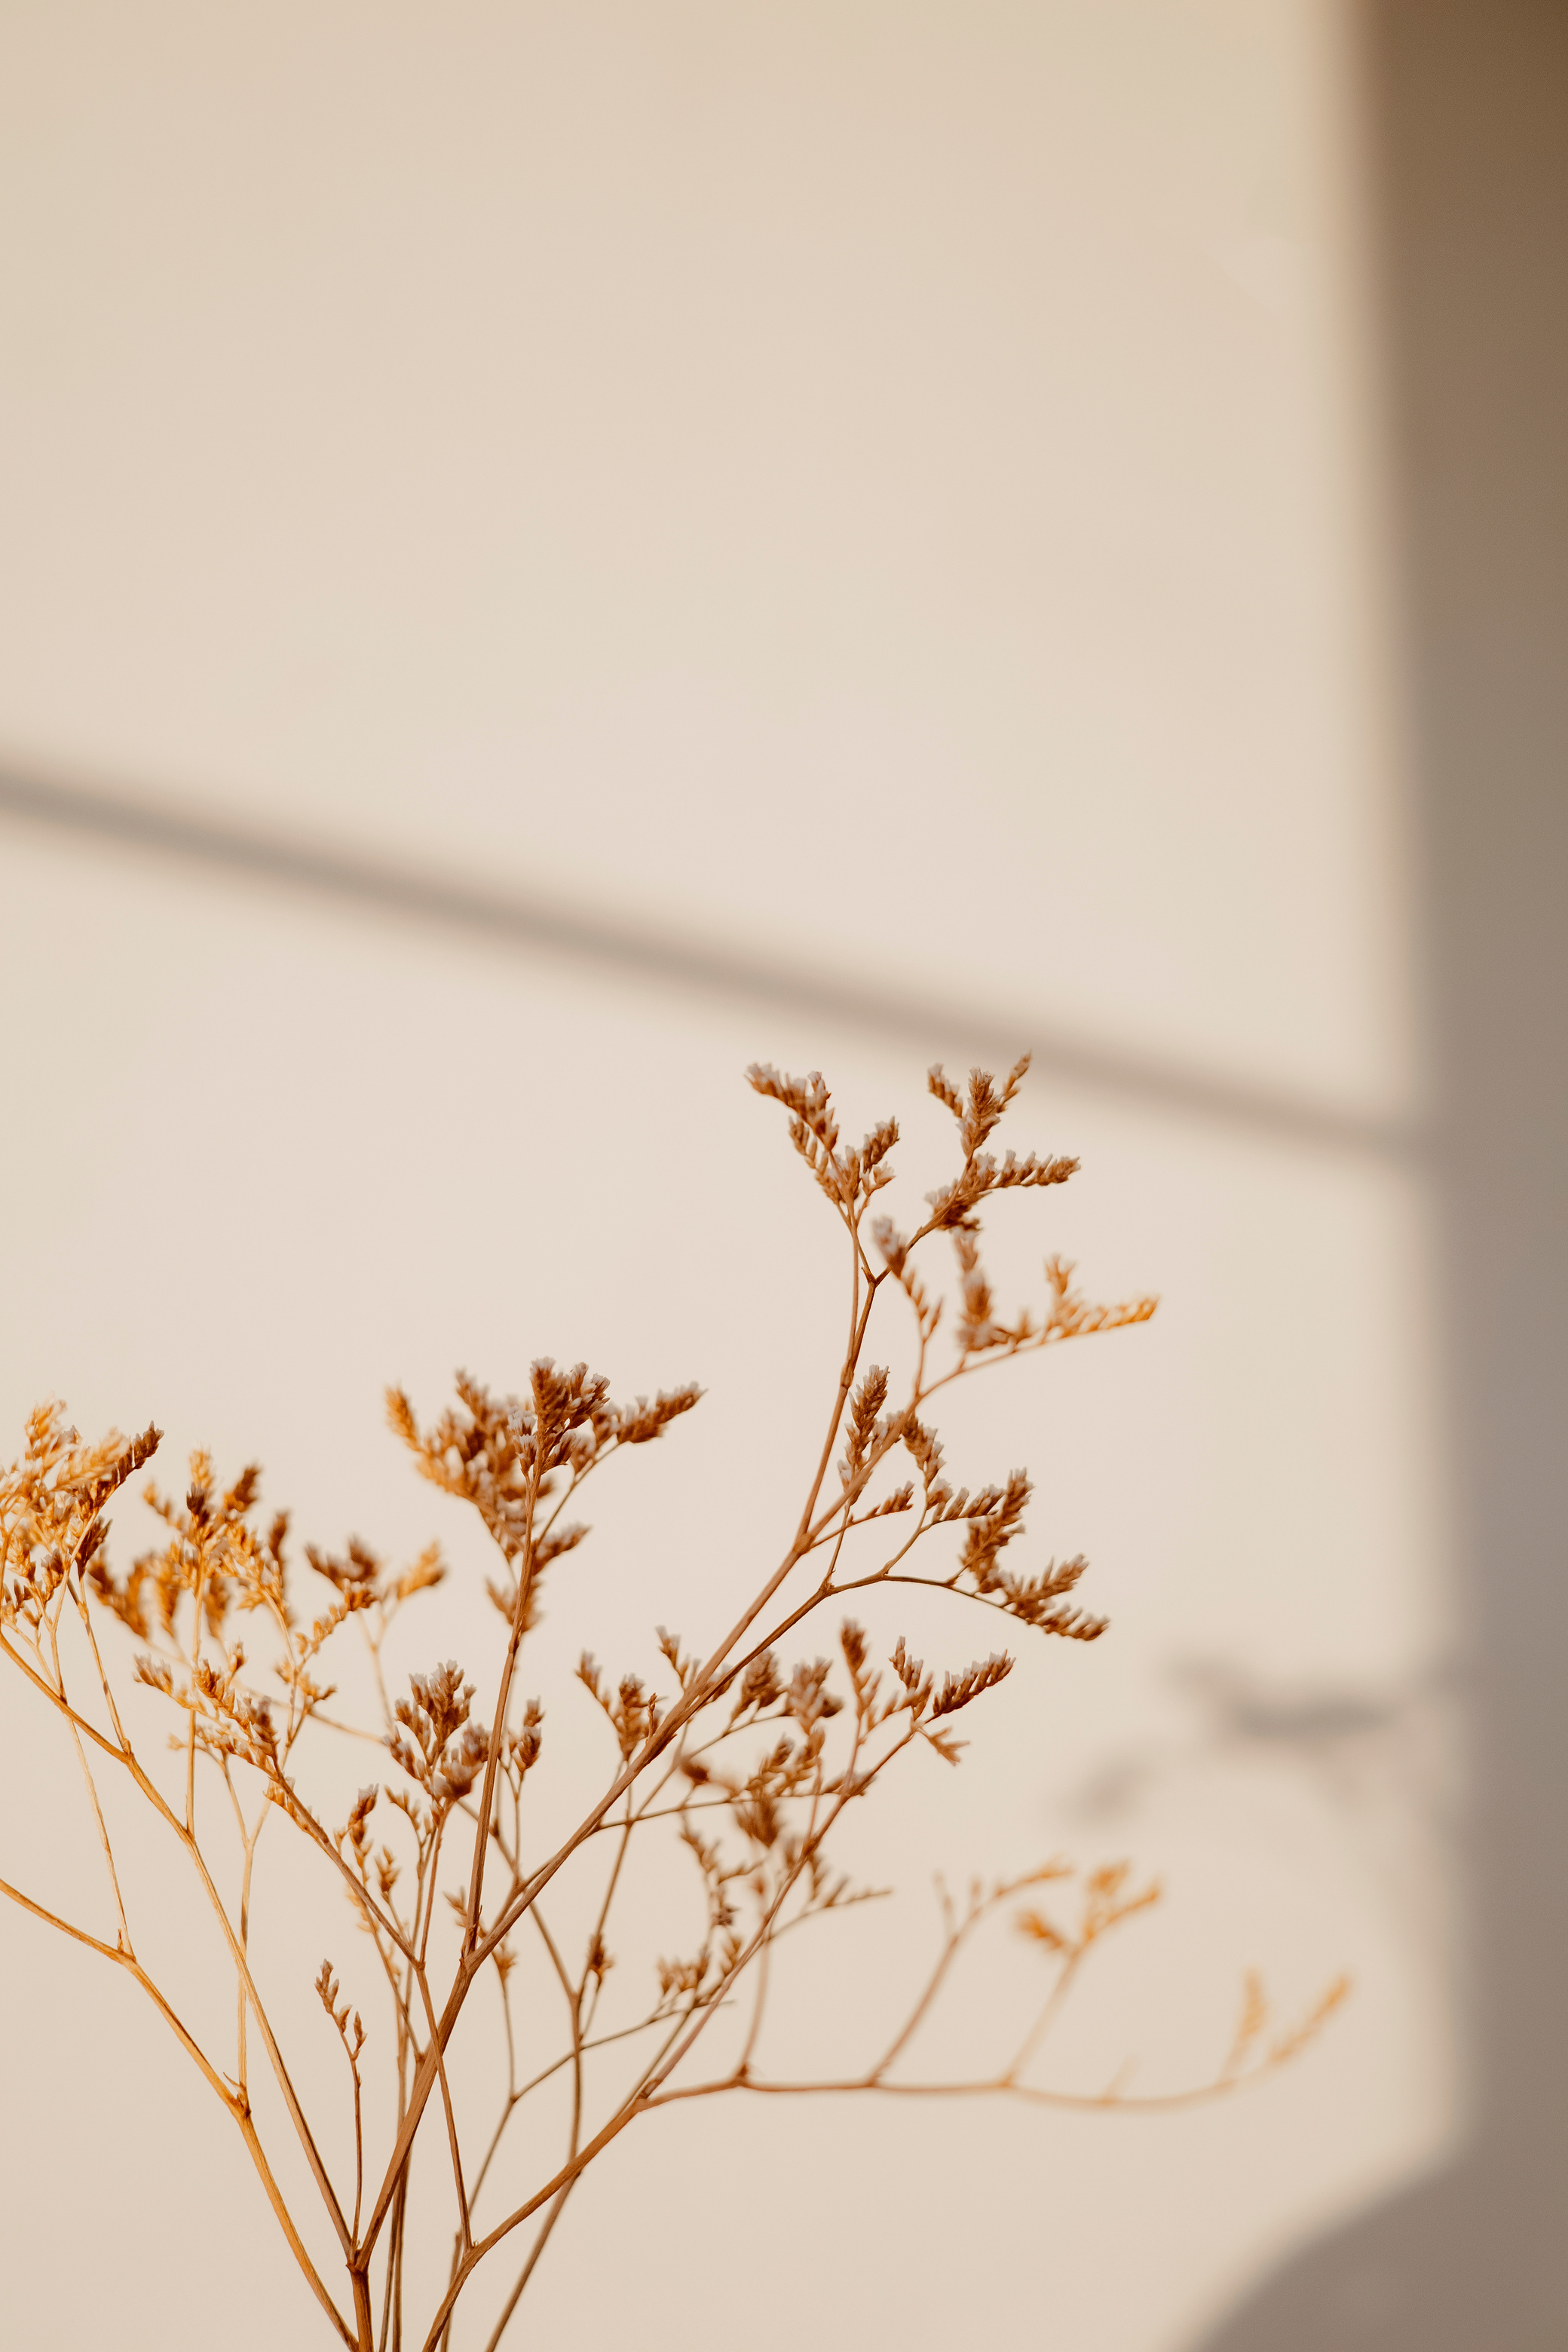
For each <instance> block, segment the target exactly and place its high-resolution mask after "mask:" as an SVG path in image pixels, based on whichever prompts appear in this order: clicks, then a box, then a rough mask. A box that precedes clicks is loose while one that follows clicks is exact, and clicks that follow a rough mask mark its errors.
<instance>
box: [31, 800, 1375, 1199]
mask: <svg viewBox="0 0 1568 2352" xmlns="http://www.w3.org/2000/svg"><path fill="white" fill-rule="evenodd" d="M5 817H9V818H11V819H13V820H19V821H21V822H22V823H24V824H35V825H40V826H47V827H48V828H50V829H51V830H52V831H54V832H56V833H58V834H65V835H76V836H77V837H79V838H82V839H90V840H93V841H97V842H109V843H115V844H118V845H120V846H121V847H122V848H125V849H130V850H133V851H138V852H141V853H142V854H144V855H147V856H154V857H161V858H164V859H169V860H173V861H174V862H176V863H180V864H185V865H193V866H205V867H207V868H208V869H209V870H212V869H216V870H218V871H221V872H224V873H226V874H228V875H230V876H232V877H237V878H242V879H244V880H246V881H248V882H253V883H260V884H263V885H266V886H270V887H274V888H279V889H284V890H291V891H303V892H306V893H309V894H310V895H312V896H315V897H321V898H333V899H336V900H338V901H340V902H347V903H349V904H351V905H354V906H357V907H360V908H364V909H366V910H367V911H371V912H374V913H376V914H381V915H386V916H393V917H395V918H397V919H402V920H404V921H415V922H420V923H425V924H430V925H434V926H436V927H437V928H439V929H447V930H451V931H460V932H464V933H467V934H468V935H469V936H471V937H475V938H482V939H486V940H489V941H491V942H493V943H494V944H496V945H498V946H500V947H502V948H510V949H513V950H521V951H524V952H540V951H544V952H547V953H551V954H555V955H563V956H568V957H571V958H573V959H574V960H576V961H582V962H585V963H588V964H592V965H595V966H597V967H598V968H599V969H601V970H605V971H615V972H619V973H621V974H623V975H635V976H637V977H639V978H641V979H644V980H653V981H662V982H668V983H670V984H672V985H674V986H677V987H684V988H689V989H696V990H700V991H701V992H703V993H705V994H709V995H719V996H722V997H724V998H726V999H734V998H737V997H738V998H742V999H749V1000H750V1001H751V1002H752V1003H760V1004H772V1005H773V1006H776V1007H782V1008H787V1009H788V1010H789V1011H791V1012H794V1013H816V1014H820V1015H824V1016H826V1017H827V1018H829V1019H831V1020H833V1021H836V1022H841V1023H842V1022H847V1023H849V1024H852V1025H853V1026H856V1027H858V1028H861V1029H864V1030H868V1031H871V1032H874V1033H877V1034H881V1035H883V1036H886V1037H896V1038H899V1039H900V1040H902V1039H908V1040H910V1042H912V1043H914V1044H915V1045H918V1046H919V1047H920V1048H921V1050H922V1051H926V1052H929V1050H930V1048H931V1042H932V1040H933V1039H935V1038H938V1037H952V1036H953V1035H955V1034H956V1035H958V1036H960V1037H962V1038H963V1040H964V1041H965V1042H966V1045H967V1046H968V1048H969V1050H970V1051H971V1052H973V1053H974V1054H977V1055H981V1056H983V1057H985V1058H988V1059H990V1060H992V1061H994V1062H1000V1063H1003V1064H1005V1063H1008V1062H1011V1061H1012V1060H1013V1058H1014V1057H1015V1055H1016V1054H1017V1052H1018V1041H1019V1034H1020V1030H1021V1029H1022V1028H1025V1027H1027V1028H1028V1029H1029V1030H1030V1031H1031V1032H1032V1033H1033V1055H1034V1066H1035V1068H1036V1069H1037V1071H1039V1072H1042V1073H1045V1072H1049V1073H1050V1074H1052V1075H1054V1076H1057V1077H1059V1078H1063V1079H1068V1080H1071V1081H1072V1082H1073V1083H1075V1084H1078V1085H1081V1086H1084V1087H1092V1088H1093V1089H1095V1090H1096V1091H1097V1092H1099V1093H1100V1094H1104V1095H1109V1096H1110V1097H1114V1098H1116V1099H1118V1100H1120V1101H1122V1102H1126V1103H1129V1104H1131V1105H1134V1106H1136V1107H1137V1108H1142V1109H1154V1110H1162V1111H1166V1112H1174V1113H1178V1114H1181V1115H1182V1116H1184V1117H1186V1118H1197V1119H1200V1120H1203V1121H1205V1122H1207V1123H1212V1124H1218V1125H1221V1126H1225V1127H1229V1128H1232V1129H1243V1130H1247V1131H1250V1132H1251V1133H1252V1134H1254V1135H1256V1136H1257V1137H1258V1138H1259V1139H1268V1140H1270V1141H1275V1142H1279V1143H1284V1144H1289V1145H1295V1146H1297V1147H1300V1146H1309V1147H1311V1148H1313V1149H1315V1150H1331V1151H1337V1152H1352V1153H1358V1154H1366V1153H1371V1154H1373V1155H1376V1156H1379V1157H1384V1158H1388V1157H1394V1156H1400V1155H1403V1154H1405V1153H1407V1152H1409V1151H1410V1150H1413V1149H1414V1147H1415V1143H1416V1141H1417V1138H1416V1136H1415V1132H1414V1130H1413V1129H1411V1128H1409V1127H1408V1126H1405V1125H1403V1124H1401V1123H1399V1122H1397V1121H1395V1120H1392V1119H1384V1118H1376V1117H1374V1116H1369V1115H1366V1114H1363V1113H1361V1112H1358V1111H1355V1110H1351V1109H1342V1108H1337V1107H1336V1106H1334V1105H1333V1104H1331V1103H1321V1102H1315V1101H1313V1100H1312V1099H1311V1098H1310V1097H1301V1096H1298V1095H1292V1094H1288V1093H1283V1092H1279V1091H1278V1090H1273V1089H1270V1088H1268V1087H1258V1086H1255V1085H1251V1084H1249V1083H1247V1081H1246V1080H1242V1079H1232V1078H1226V1077H1224V1076H1215V1075H1212V1074H1211V1073H1209V1072H1206V1071H1204V1070H1200V1069H1193V1068H1183V1067H1182V1066H1179V1065H1177V1064H1173V1063H1170V1062H1167V1061H1164V1060H1162V1059H1159V1058H1157V1057H1155V1056H1154V1055H1145V1054H1139V1053H1137V1052H1129V1051H1128V1050H1126V1049H1125V1048H1121V1047H1117V1046H1114V1045H1095V1044H1091V1043H1088V1042H1085V1041H1084V1040H1082V1039H1080V1038H1075V1037H1072V1036H1070V1035H1067V1034H1062V1033H1060V1032H1057V1033H1054V1034H1053V1033H1050V1032H1047V1033H1046V1034H1044V1035H1042V1034H1040V1029H1039V1024H1038V1023H1037V1022H1032V1021H1029V1022H1025V1021H1020V1020H1016V1019H1004V1018H1003V1017H1002V1016H1001V1015H1000V1014H998V1013H996V1012H994V1011H987V1010H984V1009H983V1008H977V1007H973V1006H965V1005H963V1004H958V1005H955V1004H953V1003H943V1002H939V1001H938V1000H937V999H935V998H921V997H920V996H917V995H914V994H911V993H910V991H909V990H907V989H902V988H900V989H897V990H894V989H889V988H880V987H878V986H877V985H876V984H875V983H874V982H866V981H864V980H861V979H859V978H858V977H857V976H856V975H854V974H851V973H841V972H819V971H810V970H808V969H806V968H805V967H803V966H801V965H799V964H795V963H793V962H790V961H786V960H784V959H782V958H774V957H770V956H767V955H757V954H747V953H745V952H744V951H743V950H738V949H733V948H731V947H729V946H727V945H725V944H724V943H723V942H721V941H720V940H712V939H704V938H703V937H701V936H700V935H699V934H694V933H689V932H688V933H678V932H675V931H672V930H668V929H660V928H658V927H656V926H654V925H650V924H641V923H637V922H636V921H635V920H627V919H623V918H618V917H617V918H616V919H606V918H605V916H603V915H601V914H595V913H594V912H593V911H591V910H590V909H588V908H584V907H582V906H577V905H574V904H573V903H572V902H571V901H569V900H567V899H563V898H554V897H545V896H544V895H543V894H542V893H530V892H527V891H519V890H512V889H507V890H500V889H493V888H490V887H487V886H486V885H484V884H482V883H479V882H476V881H471V880H468V879H467V878H466V877H462V876H460V875H458V874H454V873H443V872H441V871H440V870H439V869H437V868H431V867H423V868H419V867H416V866H409V865H404V864H397V863H393V862H392V861H390V860H386V859H383V858H377V857H375V856H367V855H365V853H364V852H363V851H362V850H359V849H350V848H348V847H347V846H346V845H338V844H334V843H332V842H331V841H327V840H320V839H315V840H312V839H311V838H310V837H309V836H308V835H298V834H294V835H290V834H286V833H280V832H275V831H270V830H264V829H262V828H260V827H258V826H254V825H250V824H246V823H244V822H243V821H239V820H236V819H234V818H231V817H227V816H223V817H215V816H213V815H211V814H208V813H207V812H206V811H205V810H199V809H195V808H192V807H190V806H184V807H182V806H180V805H179V804H177V803H170V802H157V801H152V800H146V799H141V798H132V797H131V796H130V795H128V794H125V793H119V792H107V791H104V790H103V789H102V788H101V787H98V786H94V785H89V784H83V783H79V782H65V781H63V780H60V779H58V778H55V777H49V778H45V777H42V776H37V775H28V774H24V773H22V772H19V771H18V770H17V769H16V768H15V767H7V768H0V818H5Z"/></svg>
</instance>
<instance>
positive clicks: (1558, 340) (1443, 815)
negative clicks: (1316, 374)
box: [1205, 0, 1568, 2352]
mask: <svg viewBox="0 0 1568 2352" xmlns="http://www.w3.org/2000/svg"><path fill="white" fill-rule="evenodd" d="M1363 42H1364V51H1363V54H1364V69H1365V73H1366V76H1367V85H1368V87H1367V100H1368V112H1367V119H1368V121H1369V125H1370V129H1371V132H1372V136H1373V169H1374V173H1375V176H1376V197H1377V201H1378V204H1379V206H1380V208H1381V214H1382V218H1381V223H1380V233H1381V237H1382V254H1381V263H1382V270H1383V284H1382V296H1383V300H1384V311H1385V333H1386V337H1387V364H1388V370H1389V376H1390V385H1391V394H1392V409H1393V416H1392V422H1393V426H1394V465H1395V470H1396V481H1395V489H1396V495H1397V500H1398V506H1399V509H1400V513H1399V522H1400V531H1401V536H1402V540H1403V547H1402V551H1401V561H1402V564H1403V571H1404V578H1403V582H1402V594H1403V601H1404V605H1405V630H1406V657H1407V660H1408V664H1409V688H1410V694H1411V700H1412V706H1413V710H1414V718H1415V738H1416V740H1415V757H1416V762H1417V770H1418V792H1419V814H1420V821H1421V830H1422V833H1423V835H1424V856H1425V865H1426V871H1425V876H1424V877H1423V878H1424V882H1425V886H1426V895H1427V909H1428V912H1427V929H1426V949H1427V957H1428V967H1429V986H1430V1000H1431V1004H1432V1011H1433V1025H1434V1039H1433V1042H1434V1047H1435V1056H1434V1058H1435V1069H1436V1080H1437V1087H1438V1101H1437V1109H1436V1137H1435V1150H1436V1162H1435V1172H1436V1184H1437V1191H1438V1200H1439V1213H1440V1233H1441V1237H1442V1261H1441V1262H1442V1267H1443V1279H1444V1281H1445V1283H1446V1286H1447V1306H1448V1313H1447V1322H1448V1337H1449V1343H1450V1357H1451V1365H1452V1370H1451V1373H1450V1375H1449V1380H1448V1395H1447V1406H1448V1412H1449V1415H1450V1427H1451V1433H1452V1448H1453V1455H1454V1460H1455V1465H1456V1471H1457V1480H1456V1483H1457V1486H1458V1502H1459V1510H1460V1530H1461V1574H1462V1584H1461V1589H1460V1591H1459V1594H1458V1628H1459V1638H1460V1642H1461V1643H1462V1645H1463V1650H1464V1654H1465V1657H1466V1662H1467V1668H1468V1684H1469V1687H1470V1690H1471V1692H1472V1696H1473V1704H1474V1721H1473V1727H1472V1735H1471V1737H1472V1754H1473V1759H1474V1771H1475V1783H1474V1790H1473V1796H1472V1801H1471V1804H1470V1809H1469V1815H1468V1839H1467V1847H1468V1861H1467V1886H1466V1890H1465V1891H1466V1897H1467V1909H1468V1916H1469V1919H1470V1922H1471V1927H1470V1931H1469V1945H1468V1952H1467V1955H1466V1958H1467V1962H1468V1995H1467V2017H1466V2024H1467V2036H1468V2064H1469V2086H1468V2124H1467V2132H1466V2138H1465V2142H1464V2145H1463V2147H1462V2149H1461V2152H1460V2154H1459V2156H1458V2158H1457V2159H1456V2161H1455V2162H1454V2163H1453V2165H1452V2166H1451V2167H1450V2168H1447V2170H1445V2171H1444V2172H1442V2173H1441V2174H1440V2175H1439V2176H1437V2177H1436V2178H1434V2179H1429V2180H1427V2181H1426V2182H1425V2183H1423V2184H1420V2185H1418V2186H1416V2187H1415V2188H1414V2189H1410V2190H1408V2191H1406V2192H1405V2193H1403V2194H1401V2195H1400V2196H1398V2197H1396V2198H1395V2199H1394V2200H1391V2201H1389V2202H1387V2203H1385V2204H1384V2205H1383V2206H1382V2207H1381V2208H1379V2209H1377V2210H1373V2211H1370V2212H1368V2213H1365V2214H1364V2215H1362V2216H1360V2217H1358V2218H1357V2219H1356V2220H1354V2221H1352V2222H1351V2223H1350V2224H1349V2225H1348V2226H1346V2227H1343V2228H1342V2229H1340V2230H1338V2231H1333V2232H1331V2234H1329V2235H1328V2236H1326V2237H1325V2238H1323V2239H1322V2240H1321V2241H1320V2242H1318V2243H1316V2244H1315V2245H1313V2246H1312V2247H1310V2249H1309V2250H1308V2251H1307V2252H1304V2253H1302V2254H1300V2256H1298V2257H1296V2258H1295V2259H1294V2260H1292V2261H1291V2262H1289V2263H1288V2264H1287V2265H1286V2266H1285V2267H1284V2268H1283V2269H1282V2270H1281V2271H1280V2272H1279V2273H1277V2274H1276V2275H1275V2276H1274V2277H1273V2278H1272V2279H1270V2280H1269V2281H1268V2283H1267V2284H1265V2285H1264V2286H1263V2288H1262V2289H1261V2290H1260V2291H1258V2293H1256V2294H1254V2295H1253V2296H1252V2297H1251V2299H1250V2300H1249V2301H1248V2302H1247V2304H1246V2305H1245V2306H1244V2307H1243V2308H1242V2309H1241V2310H1240V2311H1239V2312H1238V2313H1237V2314H1236V2315H1234V2316H1233V2317H1232V2318H1231V2319H1230V2320H1229V2321H1228V2322H1227V2323H1226V2325H1225V2326H1221V2327H1220V2328H1219V2329H1218V2330H1217V2332H1215V2333H1214V2334H1211V2335H1210V2336H1208V2338H1207V2339H1206V2343H1205V2352H1372V2347H1376V2348H1377V2352H1417V2347H1418V2348H1419V2352H1548V2347H1551V2352H1562V2347H1563V2346H1564V2345H1568V2031H1565V2024H1564V2004H1565V1994H1568V1838H1565V1836H1564V1822H1563V1813H1564V1801H1565V1799H1568V1493H1565V1491H1564V1489H1565V1486H1568V1478H1565V1475H1564V1473H1565V1465H1568V1317H1565V1313H1564V1305H1565V1302H1564V1291H1565V1289H1568V1083H1565V1076H1568V1073H1565V1066H1564V1064H1565V1055H1564V1045H1565V1043H1568V1034H1565V1033H1568V1018H1565V1016H1568V7H1565V6H1563V5H1561V0H1371V5H1368V6H1367V7H1366V9H1365V13H1364V17H1363Z"/></svg>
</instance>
